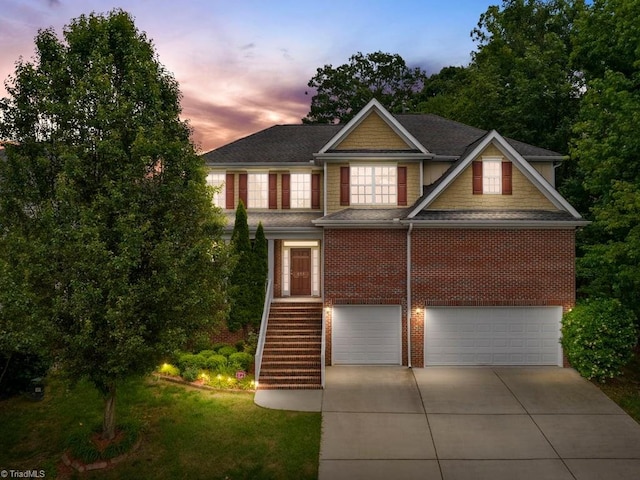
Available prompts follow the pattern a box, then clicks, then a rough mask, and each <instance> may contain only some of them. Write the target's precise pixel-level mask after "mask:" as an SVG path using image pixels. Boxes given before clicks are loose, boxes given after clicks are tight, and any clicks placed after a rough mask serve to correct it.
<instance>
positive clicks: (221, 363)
mask: <svg viewBox="0 0 640 480" xmlns="http://www.w3.org/2000/svg"><path fill="white" fill-rule="evenodd" d="M226 366H227V357H225V356H224V355H219V354H214V355H211V356H210V357H209V358H207V362H206V365H205V366H204V367H202V368H204V369H206V370H211V371H216V370H219V369H220V368H224V367H226Z"/></svg>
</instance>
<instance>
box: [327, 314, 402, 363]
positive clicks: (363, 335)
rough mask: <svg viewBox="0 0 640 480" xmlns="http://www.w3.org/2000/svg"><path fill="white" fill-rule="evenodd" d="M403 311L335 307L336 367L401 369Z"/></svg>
mask: <svg viewBox="0 0 640 480" xmlns="http://www.w3.org/2000/svg"><path fill="white" fill-rule="evenodd" d="M401 313H402V310H401V307H400V306H398V305H366V306H365V305H358V306H355V305H349V306H335V307H334V308H333V316H332V352H333V353H332V357H333V358H332V363H333V364H334V365H399V364H400V363H401V362H402V359H401V355H402V353H401V352H402V347H401V340H402V336H401Z"/></svg>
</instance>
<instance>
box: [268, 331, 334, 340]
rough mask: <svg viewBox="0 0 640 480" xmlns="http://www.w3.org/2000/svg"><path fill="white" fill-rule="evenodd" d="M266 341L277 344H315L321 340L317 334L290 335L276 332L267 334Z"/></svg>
mask: <svg viewBox="0 0 640 480" xmlns="http://www.w3.org/2000/svg"><path fill="white" fill-rule="evenodd" d="M267 340H268V341H269V342H270V343H278V342H286V343H291V342H300V343H307V342H309V343H317V342H321V341H322V338H321V336H320V335H318V334H307V335H296V334H293V333H291V334H290V333H286V332H277V333H272V334H271V335H269V334H267Z"/></svg>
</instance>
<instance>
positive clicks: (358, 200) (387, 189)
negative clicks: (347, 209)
mask: <svg viewBox="0 0 640 480" xmlns="http://www.w3.org/2000/svg"><path fill="white" fill-rule="evenodd" d="M366 169H371V171H370V172H366ZM380 169H385V170H386V173H385V172H380V173H377V171H378V170H380ZM362 170H365V171H364V172H362ZM390 170H392V171H393V174H392V175H389V171H390ZM379 178H381V179H386V181H383V182H379V181H378V179H379ZM367 180H368V181H367ZM378 198H380V199H381V200H378ZM385 198H386V199H387V201H384V200H383V199H385ZM398 198H399V197H398V165H397V164H395V163H394V164H390V163H385V164H374V163H370V164H351V165H349V204H350V205H365V206H366V205H368V206H397V205H398Z"/></svg>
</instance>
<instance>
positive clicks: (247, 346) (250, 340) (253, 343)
mask: <svg viewBox="0 0 640 480" xmlns="http://www.w3.org/2000/svg"><path fill="white" fill-rule="evenodd" d="M258 336H259V335H258V334H257V333H256V332H249V335H248V337H247V341H246V342H244V351H245V352H247V353H250V354H251V355H255V354H256V350H257V349H258Z"/></svg>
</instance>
